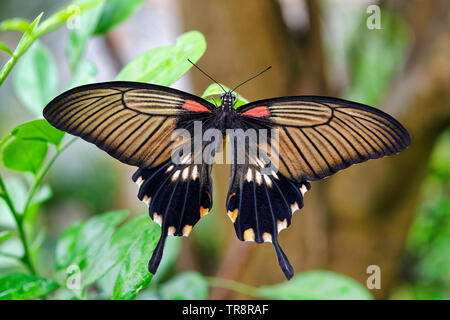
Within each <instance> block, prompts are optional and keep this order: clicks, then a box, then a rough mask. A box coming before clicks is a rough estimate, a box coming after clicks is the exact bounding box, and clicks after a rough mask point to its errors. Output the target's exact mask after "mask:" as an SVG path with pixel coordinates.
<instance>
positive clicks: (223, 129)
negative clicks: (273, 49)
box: [43, 81, 411, 279]
mask: <svg viewBox="0 0 450 320" xmlns="http://www.w3.org/2000/svg"><path fill="white" fill-rule="evenodd" d="M233 91H234V90H225V89H224V93H223V94H222V95H221V102H220V104H219V105H218V106H217V105H215V104H213V103H211V102H209V101H207V100H205V99H203V98H200V97H198V96H195V95H192V94H189V93H186V92H183V91H180V90H176V89H172V88H169V87H165V86H159V85H154V84H147V83H139V82H123V81H114V82H104V83H95V84H88V85H83V86H80V87H76V88H73V89H70V90H68V91H66V92H64V93H62V94H61V95H59V96H57V97H56V98H54V99H53V100H52V101H51V102H50V103H49V104H48V105H47V106H46V107H45V109H44V111H43V114H44V117H45V119H47V120H48V122H49V123H50V124H52V125H53V126H54V127H56V128H58V129H60V130H63V131H66V132H68V133H70V134H73V135H76V136H79V137H81V138H83V139H84V140H86V141H88V142H91V143H93V144H95V145H96V146H97V147H99V148H100V149H102V150H104V151H106V152H107V153H108V154H109V155H111V156H112V157H114V158H116V159H117V160H119V161H121V162H123V163H125V164H128V165H131V166H136V167H138V169H137V171H136V172H135V174H134V175H133V177H132V179H133V181H134V182H136V183H137V184H138V185H139V192H138V198H139V199H140V200H141V201H143V202H144V203H145V204H146V205H147V206H148V208H149V215H150V217H151V218H152V219H153V221H154V222H156V223H158V224H159V225H160V226H161V237H160V239H159V242H158V244H157V246H156V248H155V250H154V251H153V254H152V257H151V259H150V261H149V266H148V267H149V271H150V272H151V273H153V274H155V273H156V271H157V268H158V266H159V263H160V261H161V258H162V255H163V250H164V243H165V239H166V237H167V236H168V235H174V236H188V235H189V233H190V232H191V230H192V228H193V227H194V225H195V224H196V223H197V222H198V221H199V220H200V218H202V217H203V216H205V215H206V214H207V213H208V212H209V211H210V210H211V207H212V203H213V197H212V195H213V191H212V188H213V183H212V178H211V168H212V165H213V163H212V162H211V161H209V160H211V158H214V156H215V155H217V151H218V150H219V149H220V143H222V142H223V137H225V139H227V141H228V143H225V144H226V145H227V146H229V147H230V148H231V152H230V154H231V156H230V158H231V160H235V161H231V175H230V181H229V188H228V194H227V198H226V210H227V215H228V216H229V218H230V219H231V221H232V222H233V224H234V228H235V231H236V235H237V237H238V238H239V239H240V240H242V241H254V242H257V243H262V242H270V243H272V244H273V246H274V248H275V252H276V256H277V259H278V262H279V265H280V267H281V270H282V271H283V272H284V274H285V276H286V278H287V279H290V278H291V277H292V276H293V275H294V271H293V268H292V266H291V264H290V263H289V260H288V258H287V256H286V254H285V253H284V252H283V250H282V249H281V247H280V244H279V242H278V233H279V232H280V231H281V230H283V229H285V228H287V227H288V226H289V225H290V223H291V219H292V215H293V213H294V212H295V211H296V210H298V209H301V208H302V207H303V197H304V195H305V192H307V191H308V190H309V189H310V188H311V185H310V182H311V181H314V180H319V179H323V178H325V177H327V176H330V175H332V174H334V173H336V172H338V171H339V170H342V169H344V168H347V167H349V166H350V165H352V164H356V163H360V162H363V161H366V160H369V159H375V158H380V157H383V156H388V155H393V154H397V153H399V152H400V151H402V150H403V149H405V148H406V147H407V146H408V145H409V144H410V142H411V138H410V135H409V134H408V132H407V130H406V129H405V128H404V127H403V126H402V125H401V124H400V123H399V122H398V121H397V120H395V119H394V118H393V117H391V116H390V115H388V114H386V113H384V112H383V111H380V110H378V109H375V108H372V107H370V106H366V105H363V104H359V103H356V102H351V101H346V100H342V99H338V98H330V97H321V96H289V97H281V98H273V99H266V100H260V101H255V102H250V103H248V104H245V105H242V106H239V107H237V108H235V104H236V102H237V95H236V94H234V92H233ZM196 124H197V126H196ZM199 128H200V129H199ZM196 130H197V131H199V132H197V136H198V135H199V134H200V136H201V137H204V136H205V135H206V134H207V133H208V132H211V130H212V131H213V134H212V135H210V139H209V140H208V139H203V140H200V141H195V140H196V139H195V137H196V132H195V131H196ZM214 130H215V131H214ZM229 130H234V131H238V130H241V132H248V131H249V130H254V131H255V132H262V131H264V130H265V131H266V132H268V133H267V134H266V137H265V138H264V137H260V136H259V135H256V136H255V135H250V134H249V135H247V136H245V137H244V139H241V140H239V139H240V137H239V135H236V134H234V135H233V134H230V132H229ZM178 131H181V132H182V133H184V134H179V133H177V134H174V133H175V132H178ZM234 131H233V132H234ZM221 135H222V136H221ZM197 140H198V139H197ZM222 147H223V145H222ZM242 147H243V148H242ZM238 149H239V150H238ZM250 149H252V150H255V149H256V151H257V152H250ZM267 150H268V151H270V154H271V155H275V157H268V156H265V157H264V156H262V155H266V154H267V153H268V152H267ZM205 153H206V154H209V156H206V157H205V156H204V154H205ZM175 154H176V155H177V157H174V155H175ZM238 156H240V158H241V161H236V160H237V157H238ZM174 159H176V161H175V160H174ZM272 159H275V160H276V161H272Z"/></svg>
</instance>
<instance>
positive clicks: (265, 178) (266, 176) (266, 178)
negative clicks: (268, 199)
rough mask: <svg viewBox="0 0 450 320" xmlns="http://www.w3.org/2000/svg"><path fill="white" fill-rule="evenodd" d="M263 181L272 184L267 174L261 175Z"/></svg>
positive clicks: (268, 184)
mask: <svg viewBox="0 0 450 320" xmlns="http://www.w3.org/2000/svg"><path fill="white" fill-rule="evenodd" d="M263 177H264V181H266V185H267V186H269V187H271V186H272V180H270V177H269V176H268V175H267V174H264V175H263Z"/></svg>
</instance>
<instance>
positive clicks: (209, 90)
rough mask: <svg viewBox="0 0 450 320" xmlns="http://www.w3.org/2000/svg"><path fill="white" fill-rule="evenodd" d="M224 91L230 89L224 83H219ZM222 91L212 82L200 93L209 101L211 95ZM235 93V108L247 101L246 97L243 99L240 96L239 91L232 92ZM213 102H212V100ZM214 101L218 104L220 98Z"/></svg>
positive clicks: (217, 94)
mask: <svg viewBox="0 0 450 320" xmlns="http://www.w3.org/2000/svg"><path fill="white" fill-rule="evenodd" d="M220 85H221V86H222V87H223V88H224V89H225V90H226V91H231V89H230V88H228V87H227V86H226V85H223V84H220ZM222 93H224V92H223V89H222V88H221V87H220V86H219V85H218V84H217V83H212V84H210V85H209V87H208V88H206V90H205V92H203V94H202V98H203V99H206V100H208V101H209V98H211V97H213V96H220V95H221V94H222ZM234 93H235V94H236V98H237V99H238V101H237V102H236V104H235V105H234V107H235V108H238V107H240V106H242V105H244V104H246V103H249V101H248V100H247V99H245V98H244V97H243V96H241V95H240V94H239V93H237V92H234ZM213 103H214V102H213ZM216 103H217V104H219V103H220V100H216Z"/></svg>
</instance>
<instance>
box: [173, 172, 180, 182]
mask: <svg viewBox="0 0 450 320" xmlns="http://www.w3.org/2000/svg"><path fill="white" fill-rule="evenodd" d="M180 172H181V170H177V171H175V172H174V173H173V176H172V181H175V180H177V179H178V176H179V175H180Z"/></svg>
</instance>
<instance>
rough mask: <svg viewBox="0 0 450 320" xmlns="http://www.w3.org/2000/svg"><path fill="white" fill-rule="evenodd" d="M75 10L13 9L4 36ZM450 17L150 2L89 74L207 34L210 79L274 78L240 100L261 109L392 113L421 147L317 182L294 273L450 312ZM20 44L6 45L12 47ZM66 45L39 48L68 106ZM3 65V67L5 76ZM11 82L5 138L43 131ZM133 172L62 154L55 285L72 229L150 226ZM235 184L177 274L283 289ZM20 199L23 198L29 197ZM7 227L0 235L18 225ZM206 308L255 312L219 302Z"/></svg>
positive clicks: (353, 8) (54, 213) (444, 5)
mask: <svg viewBox="0 0 450 320" xmlns="http://www.w3.org/2000/svg"><path fill="white" fill-rule="evenodd" d="M67 3H69V1H61V0H33V1H27V0H14V1H12V0H1V1H0V20H4V19H6V18H11V17H23V18H27V19H30V20H33V19H34V18H35V17H36V16H37V15H38V14H39V13H40V12H41V11H44V12H45V15H46V16H47V15H50V14H51V13H52V12H54V11H56V10H58V9H59V8H61V7H62V6H63V5H64V4H67ZM374 5H375V6H374ZM377 8H378V9H377ZM378 10H379V11H378ZM377 13H379V16H377ZM449 14H450V3H449V2H448V1H446V0H442V1H439V0H430V1H420V0H411V1H406V0H404V1H357V0H322V1H312V0H311V1H306V0H247V1H238V0H227V1H207V0H183V1H181V0H178V1H177V0H164V1H163V0H149V1H143V3H142V4H141V5H140V7H139V9H138V10H137V11H136V12H135V13H134V14H133V15H132V16H131V17H130V18H129V19H128V20H126V21H125V22H123V23H122V24H120V25H119V26H117V27H116V28H114V29H113V30H111V31H110V32H108V33H107V34H105V35H103V36H97V37H94V38H93V39H91V40H90V41H89V43H88V46H87V50H86V52H85V54H84V56H83V60H86V61H89V62H91V63H92V64H93V65H95V68H96V69H97V71H98V73H97V76H96V78H95V81H96V82H100V81H109V80H112V79H114V77H115V75H116V74H117V73H118V71H119V70H120V69H121V68H122V67H123V66H124V65H125V64H126V63H127V62H128V61H130V60H131V59H132V58H134V57H136V56H137V55H139V54H140V53H142V52H145V51H146V50H149V49H150V48H153V47H156V46H161V45H170V44H174V43H175V41H176V40H175V39H176V37H177V36H178V35H180V34H182V33H183V32H185V31H187V30H199V31H200V32H202V33H203V34H204V35H205V37H206V41H207V50H206V53H205V54H204V56H203V57H202V59H200V61H199V65H200V66H201V67H202V68H203V69H204V70H206V71H207V72H208V73H209V74H211V75H212V76H213V77H214V78H215V79H217V80H218V81H219V82H221V83H223V84H225V85H227V86H233V85H236V84H237V83H239V82H241V81H243V80H245V79H247V78H248V77H249V76H251V75H253V74H255V73H256V72H258V71H260V70H261V69H263V68H265V67H266V66H268V65H272V67H273V68H272V69H271V70H270V72H267V73H266V74H264V75H263V76H261V77H259V78H258V79H256V80H254V81H252V82H250V83H249V84H246V85H245V86H243V87H242V88H240V92H239V93H240V94H241V95H243V96H244V97H245V98H247V99H248V100H250V101H252V100H259V99H263V98H269V97H276V96H284V95H302V94H304V95H313V94H314V95H324V96H336V97H342V98H345V99H349V100H354V101H358V102H360V103H365V104H369V105H372V106H374V107H378V108H380V109H382V110H384V111H386V112H388V113H390V114H391V115H393V116H394V117H396V118H397V119H398V120H399V121H400V122H401V123H402V124H403V125H404V126H405V127H406V128H407V129H408V131H409V132H410V134H411V136H412V144H411V146H410V147H409V148H408V149H407V150H405V151H404V152H402V153H401V154H399V155H396V156H392V157H388V158H383V159H379V160H376V161H369V162H366V163H363V164H359V165H356V166H352V167H351V168H349V169H347V170H344V171H343V172H339V173H338V174H336V175H334V176H332V177H330V178H328V179H326V180H325V181H319V182H314V183H313V184H312V189H311V190H310V191H309V192H308V194H307V195H306V196H305V207H304V208H303V209H302V210H301V211H300V213H297V214H296V215H295V216H294V218H293V221H292V225H291V227H290V228H288V229H287V230H286V231H284V232H282V233H281V234H280V242H281V244H282V246H283V247H284V248H285V251H286V254H287V255H288V257H289V258H290V260H291V262H292V264H293V267H294V269H295V270H296V272H302V271H307V270H317V269H324V270H331V271H336V272H339V273H342V274H344V275H348V276H350V277H352V278H354V279H356V280H358V281H359V282H361V283H362V284H365V283H366V279H367V278H368V276H369V275H368V274H367V272H366V270H367V267H368V266H370V265H377V266H379V267H380V270H381V289H376V290H371V293H372V294H373V295H374V296H375V297H376V298H384V299H386V298H389V299H449V298H450V81H449V78H450V59H449V58H450V28H449V26H450V19H449ZM378 17H379V19H378ZM377 19H378V20H377ZM19 37H20V35H19V34H18V33H14V32H2V33H0V41H2V42H4V43H6V44H7V45H9V46H10V47H15V45H16V44H17V42H18V40H19ZM67 38H68V30H67V28H60V29H58V30H56V31H54V32H52V33H50V34H48V35H46V36H45V37H44V38H43V39H42V42H43V43H44V44H45V45H46V46H47V47H48V48H49V49H50V51H51V54H52V55H53V57H54V58H55V60H56V62H57V67H58V71H59V75H60V76H59V80H58V83H59V88H60V90H61V91H62V90H63V89H64V87H65V85H66V84H67V82H68V81H69V77H70V67H69V64H68V62H67V59H66V57H65V54H66V53H65V44H66V43H67V41H68V40H67ZM7 59H8V56H7V55H6V54H4V53H3V52H1V53H0V64H1V65H3V64H4V63H5V62H6V61H7ZM15 71H17V68H16V69H13V71H12V73H11V75H10V77H9V78H8V79H7V80H6V81H5V83H4V84H3V85H2V86H1V87H0V97H1V99H0V136H2V137H3V136H4V135H6V134H7V133H8V132H10V130H11V129H12V128H14V127H15V126H17V125H18V124H19V123H22V122H24V121H27V120H30V119H32V118H33V116H32V115H31V114H30V113H29V112H28V111H27V110H26V109H25V108H24V107H23V105H22V104H21V102H20V101H19V100H18V98H17V95H16V94H15V92H14V89H13V82H14V76H15ZM209 84H210V80H209V79H207V78H206V77H204V76H203V75H202V74H200V73H199V72H197V71H196V70H192V71H190V73H189V75H188V76H185V77H183V78H182V79H180V80H179V81H178V82H176V83H175V85H174V86H173V87H175V88H178V89H181V90H185V91H188V92H191V93H194V94H197V95H201V93H202V92H203V91H204V90H205V89H206V88H207V87H208V85H209ZM134 170H135V168H131V167H127V166H125V165H122V164H119V162H117V161H115V160H114V159H112V158H111V157H109V156H107V155H106V154H105V153H103V152H102V151H100V150H99V149H97V148H96V147H94V146H92V145H90V144H88V143H86V142H84V141H81V140H79V141H77V142H76V143H75V144H74V145H73V146H72V147H71V148H69V149H68V150H67V151H66V152H65V153H63V154H62V156H61V157H60V158H59V159H58V161H57V162H56V163H55V165H54V167H53V168H52V170H51V172H49V175H48V177H47V180H46V181H47V182H48V183H49V184H50V185H51V186H52V190H53V193H54V197H53V198H52V199H51V201H49V202H47V203H46V204H45V206H43V207H42V208H41V209H40V210H41V211H42V214H40V215H39V216H38V217H39V218H38V223H39V226H40V229H41V230H43V231H42V232H45V237H44V239H45V240H44V241H43V243H42V244H40V246H41V251H40V257H39V265H38V266H39V268H40V269H41V270H42V271H43V273H44V274H45V273H46V272H51V271H49V270H50V268H49V267H48V268H47V266H48V265H49V264H50V263H51V259H52V254H53V250H54V246H55V241H56V239H57V237H58V236H59V235H60V234H61V232H62V231H63V230H64V229H66V228H67V227H68V226H70V225H71V224H73V223H75V222H78V221H81V220H85V219H86V218H88V217H90V216H92V215H95V214H98V213H102V212H105V211H107V210H110V209H117V208H119V209H130V211H131V212H132V214H134V215H139V214H145V212H146V207H145V206H144V205H143V204H142V203H141V202H139V201H138V199H137V187H136V186H135V184H134V183H132V181H131V174H132V173H133V172H134ZM228 170H229V169H228V168H227V167H226V166H217V165H216V167H215V169H214V193H215V194H214V197H215V198H214V208H213V210H212V214H210V215H208V216H207V217H205V219H202V220H201V221H200V222H199V223H198V225H197V226H196V227H195V229H194V232H192V234H191V236H190V237H189V238H188V239H182V241H179V240H180V239H177V240H174V241H177V242H176V243H177V245H178V244H179V245H181V249H180V250H179V254H178V258H177V260H176V264H175V265H174V267H173V270H172V271H171V273H172V274H176V273H177V272H180V271H184V270H199V271H200V272H202V273H203V274H205V275H209V276H217V277H220V278H226V279H232V280H236V281H238V282H242V283H245V284H249V285H255V286H260V285H268V284H274V283H279V282H281V281H283V280H284V277H283V274H282V273H281V272H278V266H277V260H276V258H275V254H274V251H273V248H272V247H271V246H270V245H269V244H262V245H257V244H255V243H247V242H240V241H239V240H237V238H236V236H235V234H234V229H233V227H232V224H231V223H230V221H229V219H228V217H226V214H225V210H224V208H225V204H224V203H225V200H224V198H225V194H226V190H227V185H228V174H229V171H228ZM4 174H5V176H12V174H11V173H10V172H4ZM11 178H14V177H11ZM16 184H17V190H19V191H17V192H18V193H20V190H21V187H20V184H23V182H22V181H20V180H17V182H16ZM2 205H4V204H2V203H0V206H2ZM1 212H2V211H1V208H0V226H4V227H7V226H8V225H11V224H13V223H14V222H13V220H12V219H11V218H10V217H9V216H8V215H1ZM174 243H175V242H174ZM11 245H14V244H11ZM177 245H174V246H175V247H176V246H177ZM15 268H20V267H19V266H17V265H14V263H13V262H11V260H9V259H7V258H4V257H0V272H2V271H8V270H14V269H15ZM47 269H48V271H46V270H47ZM209 297H210V298H212V299H224V298H248V297H247V296H244V295H242V294H237V293H235V292H232V291H227V290H225V289H219V288H213V289H211V291H210V294H209Z"/></svg>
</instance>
